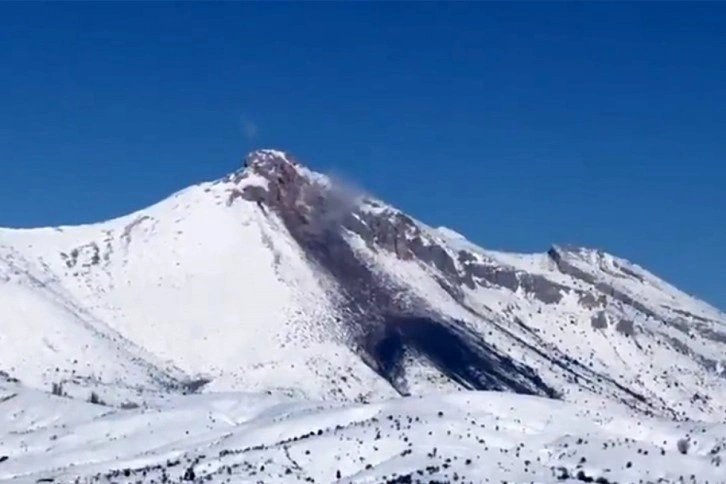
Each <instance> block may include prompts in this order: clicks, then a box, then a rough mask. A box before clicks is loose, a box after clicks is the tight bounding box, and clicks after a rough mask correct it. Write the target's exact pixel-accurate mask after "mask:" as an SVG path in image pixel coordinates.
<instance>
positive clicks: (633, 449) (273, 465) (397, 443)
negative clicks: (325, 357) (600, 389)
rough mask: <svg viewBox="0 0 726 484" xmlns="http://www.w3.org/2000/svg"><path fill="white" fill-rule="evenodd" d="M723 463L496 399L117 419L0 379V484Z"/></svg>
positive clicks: (622, 471)
mask: <svg viewBox="0 0 726 484" xmlns="http://www.w3.org/2000/svg"><path fill="white" fill-rule="evenodd" d="M364 442H365V444H366V445H361V444H362V443H364ZM724 458H726V426H725V425H724V424H711V425H703V424H697V423H690V422H687V423H675V422H672V421H667V420H662V419H656V418H647V417H643V415H642V414H637V413H634V412H627V411H621V409H616V408H613V409H610V410H608V411H606V412H601V411H600V410H598V409H593V408H590V407H588V406H586V405H579V406H575V405H573V404H569V403H565V402H560V401H554V400H550V399H543V398H538V397H531V396H521V395H513V394H506V393H490V392H458V393H456V394H448V395H432V396H427V397H423V398H416V397H409V398H399V399H395V400H392V401H386V402H381V403H377V404H368V405H351V404H345V405H340V404H337V403H317V404H315V403H309V402H299V401H295V400H290V399H286V398H280V397H273V396H260V395H250V394H243V393H215V394H209V395H192V396H188V397H184V398H175V399H172V400H170V401H168V402H165V403H163V404H161V405H158V406H156V407H155V408H148V409H126V410H123V409H108V408H106V407H102V406H98V405H92V404H89V403H86V402H78V401H73V400H68V399H63V398H58V397H54V396H51V395H47V394H43V393H41V392H37V391H32V390H28V389H23V388H22V387H19V386H18V385H16V384H11V383H3V382H2V381H0V481H8V482H13V483H18V484H20V483H36V482H50V480H52V482H62V483H109V482H114V483H138V482H176V483H181V482H198V483H202V482H212V483H221V482H336V483H340V484H343V483H353V482H355V483H376V484H379V483H413V482H422V483H423V482H427V483H428V482H503V481H504V482H532V481H535V482H542V483H550V482H552V483H554V482H562V481H568V480H569V481H574V482H578V481H579V482H583V481H584V482H600V483H615V482H723V475H724V474H723V465H724ZM596 479H597V481H595V480H596Z"/></svg>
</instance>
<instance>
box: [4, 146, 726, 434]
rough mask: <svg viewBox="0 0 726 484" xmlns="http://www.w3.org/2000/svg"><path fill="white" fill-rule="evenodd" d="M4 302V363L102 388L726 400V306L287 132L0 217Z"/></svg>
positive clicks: (706, 408) (704, 415)
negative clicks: (59, 214)
mask: <svg viewBox="0 0 726 484" xmlns="http://www.w3.org/2000/svg"><path fill="white" fill-rule="evenodd" d="M0 315H1V316H0V318H2V320H1V321H0V370H3V371H5V372H7V373H8V374H9V375H10V376H14V377H16V378H19V379H20V380H21V381H23V382H24V383H26V384H28V385H31V386H36V387H39V388H50V387H51V385H52V384H53V383H57V384H63V386H64V388H65V389H66V390H65V391H67V392H69V393H73V392H78V393H79V394H85V392H87V391H88V388H93V389H94V391H97V392H99V393H101V395H102V397H103V398H105V399H107V400H114V399H117V400H118V399H123V398H125V395H127V394H129V393H134V394H139V393H141V394H142V395H157V394H164V393H168V392H185V391H191V390H199V388H200V387H201V386H202V385H205V384H206V386H205V387H204V388H205V389H207V390H228V389H236V390H245V391H260V390H261V391H268V392H285V393H292V394H302V395H306V396H308V397H311V398H321V399H332V400H363V401H366V400H372V399H381V398H385V397H390V396H394V395H401V394H403V395H405V394H422V393H427V392H430V391H433V390H454V389H462V388H466V389H488V390H501V391H509V392H516V393H523V394H531V395H542V396H547V397H551V398H556V399H564V400H568V401H573V402H584V401H587V402H590V403H592V402H601V403H602V404H603V405H611V404H614V403H617V404H618V405H623V406H626V407H630V408H631V409H635V410H637V411H640V412H645V413H652V414H657V415H665V416H670V417H675V418H701V419H712V418H720V417H719V416H722V415H723V412H724V410H726V373H724V361H723V358H724V356H723V355H724V354H726V316H725V315H724V314H723V313H721V312H719V311H718V310H716V309H715V308H713V307H711V306H709V305H707V304H705V303H703V302H702V301H698V300H696V299H694V298H692V297H690V296H688V295H686V294H684V293H683V292H681V291H679V290H677V289H676V288H674V287H673V286H671V285H669V284H667V283H666V282H664V281H662V280H660V279H658V278H657V277H655V276H654V275H652V274H650V273H649V272H647V271H646V270H644V269H642V268H640V267H638V266H637V265H635V264H632V263H630V262H628V261H626V260H623V259H620V258H618V257H615V256H612V255H610V254H606V253H603V252H601V251H596V250H590V249H584V248H570V247H560V246H555V247H552V248H551V249H550V250H548V251H547V252H545V253H542V254H513V253H503V252H494V251H488V250H485V249H483V248H481V247H478V246H476V245H475V244H473V243H471V242H469V241H467V240H466V238H465V237H464V236H462V235H460V234H457V233H455V232H453V231H451V230H449V229H446V228H438V229H436V228H432V227H429V226H427V225H425V224H423V223H421V222H419V221H417V220H416V219H414V218H413V217H411V216H409V215H407V214H405V213H403V212H401V211H399V210H397V209H395V208H394V207H392V206H390V205H387V204H386V203H384V202H382V201H380V200H377V199H375V198H374V197H371V196H368V195H366V194H364V193H359V192H358V191H355V190H351V189H349V187H346V186H344V185H343V184H340V183H338V182H336V181H334V180H332V179H331V178H329V177H326V176H324V175H321V174H319V173H315V172H313V171H311V170H309V169H308V168H306V167H305V166H304V165H302V164H301V163H299V162H298V161H296V160H295V159H294V158H293V157H292V156H290V155H289V154H287V153H284V152H281V151H276V150H258V151H255V152H252V153H250V154H249V155H248V156H247V157H246V159H245V166H244V168H243V169H241V170H239V171H236V172H234V173H232V174H230V175H228V176H226V177H223V178H221V179H219V180H216V181H213V182H207V183H202V184H199V185H195V186H192V187H189V188H187V189H184V190H182V191H180V192H178V193H176V194H174V195H172V196H171V197H169V198H167V199H166V200H163V201H161V202H159V203H157V204H156V205H153V206H151V207H149V208H146V209H143V210H140V211H139V212H136V213H133V214H130V215H128V216H125V217H121V218H118V219H115V220H110V221H107V222H102V223H98V224H93V225H85V226H78V227H56V228H42V229H30V230H16V229H0ZM149 398H151V397H149Z"/></svg>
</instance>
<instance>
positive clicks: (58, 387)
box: [50, 383, 65, 397]
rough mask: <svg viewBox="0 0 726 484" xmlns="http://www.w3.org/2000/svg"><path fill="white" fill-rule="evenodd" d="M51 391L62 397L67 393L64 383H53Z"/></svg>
mask: <svg viewBox="0 0 726 484" xmlns="http://www.w3.org/2000/svg"><path fill="white" fill-rule="evenodd" d="M50 392H51V393H52V394H53V395H56V396H58V397H62V396H64V395H65V393H64V392H63V384H62V383H53V385H52V386H51V389H50Z"/></svg>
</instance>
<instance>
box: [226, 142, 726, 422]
mask: <svg viewBox="0 0 726 484" xmlns="http://www.w3.org/2000/svg"><path fill="white" fill-rule="evenodd" d="M235 176H236V177H250V176H257V177H260V178H262V179H264V180H265V184H264V186H262V185H259V186H258V185H252V186H247V187H245V188H244V189H243V191H242V193H241V197H242V198H243V199H245V200H248V201H253V202H256V203H258V204H261V205H262V206H263V207H265V208H266V209H268V210H272V211H274V212H275V213H277V214H278V215H279V216H280V217H281V218H282V219H283V220H284V222H285V225H286V227H287V228H288V230H289V231H290V233H291V234H293V236H294V237H295V238H296V240H298V242H299V243H300V245H301V246H302V247H304V248H305V249H306V253H307V254H308V256H309V257H310V258H311V260H314V261H315V262H316V263H317V264H319V265H320V266H321V267H323V268H324V269H325V270H326V271H327V272H328V273H329V274H332V275H333V277H334V279H335V280H336V281H337V282H338V284H339V285H340V286H341V288H342V291H343V293H344V294H346V301H347V302H346V304H345V306H346V307H345V308H344V311H345V313H346V314H348V315H349V316H348V319H347V324H348V330H349V331H350V333H351V334H353V335H355V336H354V338H353V339H354V340H355V344H356V345H357V346H358V347H360V348H362V351H364V352H366V353H367V356H366V359H367V360H368V361H370V362H375V363H372V364H373V365H374V366H375V367H376V369H377V371H379V372H381V373H382V374H384V375H385V376H386V377H387V378H388V379H389V380H390V381H391V382H392V383H394V384H398V386H399V389H400V390H401V391H402V392H405V388H403V387H405V385H403V386H402V385H401V383H400V382H401V381H402V380H405V375H403V376H402V374H403V373H405V370H404V369H403V368H402V367H401V365H402V362H403V360H404V358H405V355H406V354H408V353H415V354H417V355H419V356H421V357H423V358H426V359H428V360H430V361H431V362H432V363H433V364H434V365H435V366H437V367H438V368H439V369H440V370H441V371H442V372H443V373H444V374H446V375H448V376H449V377H450V378H452V379H453V380H455V381H458V382H459V383H461V384H463V385H464V386H467V387H471V388H488V389H508V390H513V391H519V392H530V393H539V394H548V395H556V394H557V391H556V390H555V389H554V388H552V387H550V386H548V385H547V384H546V383H545V382H544V381H542V380H541V378H540V377H539V376H538V375H537V372H536V371H535V370H534V369H532V368H530V367H528V366H527V365H522V364H521V363H515V362H514V361H512V360H509V359H508V358H507V357H506V356H505V355H504V354H503V353H500V350H499V349H496V348H495V347H493V346H491V345H490V344H489V343H487V342H486V338H482V337H481V335H479V334H477V333H475V332H471V331H469V330H468V329H466V328H467V325H464V324H463V323H462V322H460V321H455V320H451V319H450V318H447V317H443V316H442V315H441V314H437V313H436V311H433V310H432V309H431V308H430V305H429V304H428V302H427V301H426V300H420V299H417V298H416V297H415V296H413V295H412V294H411V292H410V290H408V289H407V288H406V287H402V286H401V285H400V284H399V283H397V282H395V281H393V280H391V279H390V278H388V277H386V276H385V275H384V274H381V273H374V272H372V271H371V269H370V268H369V266H368V265H366V264H365V263H364V262H363V261H362V260H361V259H360V256H359V255H358V254H356V252H355V251H354V250H352V249H351V247H350V245H349V243H348V240H347V238H348V237H349V236H350V235H351V234H354V235H355V236H357V237H360V239H361V240H362V241H363V242H364V243H365V245H366V247H367V248H368V249H369V250H370V251H371V252H373V253H386V254H389V255H391V256H393V257H395V258H396V259H398V260H400V261H403V262H408V263H415V264H417V265H419V266H421V267H424V268H426V270H428V271H430V272H431V273H432V274H435V275H436V277H435V280H436V281H437V283H438V284H439V286H440V287H441V288H442V289H443V290H444V291H446V293H447V294H449V296H450V297H451V298H453V299H454V300H456V301H457V302H458V303H459V304H460V305H461V306H462V307H464V308H467V310H469V311H473V309H471V304H470V296H469V294H470V292H476V291H482V290H496V291H506V292H508V293H510V294H517V295H520V296H518V297H523V298H526V299H528V300H533V301H536V302H537V304H541V305H543V306H542V307H547V306H552V307H556V306H558V305H560V304H563V300H564V298H565V297H566V296H567V295H573V296H574V297H575V299H576V301H577V304H578V306H579V307H580V308H581V309H582V311H583V312H584V314H587V316H586V317H587V318H588V320H589V325H588V326H589V327H591V328H592V330H600V331H604V332H607V331H608V328H609V327H610V325H609V324H608V321H609V320H610V321H613V328H614V330H615V331H616V333H617V334H619V335H622V336H624V337H632V338H636V341H637V338H638V335H639V333H640V330H639V324H642V322H640V321H642V320H645V319H648V318H651V319H659V320H662V321H663V322H664V323H665V324H670V320H669V319H664V318H663V317H662V315H661V314H660V313H658V312H657V311H656V310H655V309H654V308H652V307H651V306H649V305H647V304H645V303H643V302H641V301H639V300H638V299H637V298H635V297H633V296H632V295H631V294H629V293H627V292H626V291H624V290H622V289H620V288H619V286H618V285H617V284H615V283H614V281H610V280H609V279H607V280H606V279H604V278H602V277H599V276H598V275H597V274H594V273H592V272H590V271H588V270H585V269H583V268H582V266H581V264H579V263H578V259H577V258H576V257H575V255H577V257H579V256H580V254H581V253H582V254H585V253H586V254H587V256H588V257H595V258H596V259H597V258H599V259H603V258H605V257H606V255H605V254H603V253H601V252H597V251H590V252H583V250H582V249H578V248H573V249H570V248H562V247H558V246H555V247H552V248H551V249H550V250H549V251H548V252H547V257H548V259H549V261H550V262H549V263H548V266H549V265H551V266H552V267H554V268H555V271H556V273H559V274H560V276H558V279H559V278H561V277H567V278H568V280H571V281H572V283H571V284H569V285H565V284H562V283H560V282H558V280H555V277H553V276H554V275H555V273H553V276H548V275H547V274H546V273H543V274H539V273H533V272H527V271H525V270H522V269H519V268H517V267H514V266H510V265H506V264H502V263H500V262H499V261H497V260H495V259H493V258H490V257H487V255H486V254H483V253H482V252H481V251H478V250H476V249H468V248H455V247H452V246H451V245H450V243H449V242H447V240H446V239H445V238H442V237H437V236H436V234H432V232H431V231H430V230H429V229H427V228H425V227H424V226H422V225H421V224H420V223H419V222H417V221H415V220H414V219H412V218H411V217H409V216H408V215H406V214H404V213H401V212H399V211H398V210H395V209H393V208H391V207H388V206H386V205H385V204H382V203H381V202H379V201H377V200H375V199H372V198H370V197H368V196H366V195H364V194H360V193H353V192H350V191H346V190H343V189H341V188H340V187H338V186H337V185H336V184H334V183H331V182H330V180H328V179H326V178H324V177H320V176H318V175H315V174H313V173H311V172H309V171H308V170H307V169H305V168H304V167H302V166H301V165H300V164H299V163H298V162H297V161H295V160H294V159H293V158H292V157H290V156H288V155H285V154H281V153H276V152H256V153H253V154H252V155H250V157H248V159H247V161H246V169H245V170H244V171H243V172H240V173H238V174H237V175H235ZM599 259H598V260H599ZM597 269H598V270H600V271H602V273H603V274H604V275H606V276H608V277H612V278H615V280H619V279H623V280H625V279H627V280H628V281H637V282H638V283H639V284H644V283H645V282H644V281H645V279H644V276H643V275H642V274H640V273H639V272H638V271H636V270H634V269H631V268H629V267H628V266H627V265H626V264H622V263H613V264H611V265H607V264H604V263H602V262H600V263H599V265H598V266H597ZM402 294H403V295H405V297H401V295H402ZM404 300H405V301H406V303H405V304H402V303H401V301H404ZM625 308H628V309H627V311H626V310H625ZM537 311H538V312H541V311H542V309H538V310H537ZM624 311H625V312H624ZM632 311H635V313H636V314H638V315H639V317H636V318H633V317H632V315H630V316H628V315H627V314H629V312H632ZM474 312H475V313H476V314H477V316H479V317H482V316H483V314H482V313H480V312H479V311H474ZM500 315H501V313H500ZM681 316H682V315H681ZM489 317H495V316H489ZM636 320H638V321H639V322H636ZM374 323H375V324H374ZM518 324H519V325H520V326H519V327H518V328H519V329H522V328H524V329H523V331H525V336H524V337H523V338H524V339H523V340H522V341H521V342H520V343H519V344H524V341H525V340H527V339H530V340H531V343H528V344H531V345H532V346H531V348H537V346H538V345H541V344H545V343H544V341H542V340H541V339H540V337H539V336H537V335H536V334H535V333H533V332H532V329H531V328H529V327H528V326H527V325H526V324H523V323H522V322H521V320H518ZM559 324H562V323H561V322H560V323H559ZM709 331H710V333H709ZM608 334H610V333H608ZM703 334H704V335H707V336H706V337H709V338H715V339H717V338H719V337H720V336H722V335H721V333H718V332H717V331H715V330H712V329H704V330H703ZM434 341H438V342H440V343H441V344H442V345H443V342H445V341H446V342H447V343H446V346H448V348H446V349H442V346H441V345H437V344H433V342H434ZM659 344H661V343H659ZM662 344H666V345H671V346H673V345H675V347H676V349H678V347H679V346H680V345H681V342H680V340H678V339H677V338H674V337H673V336H672V335H668V337H667V338H666V337H664V338H663V343H662ZM464 355H466V356H464ZM540 355H541V357H542V358H544V360H545V361H550V364H556V365H558V366H559V367H560V369H561V370H562V371H563V372H564V373H565V374H569V375H571V376H570V377H567V378H572V379H574V380H575V381H583V380H588V379H592V380H593V381H595V380H597V381H600V382H602V381H604V380H605V377H604V375H603V374H601V373H598V372H595V371H594V370H593V369H592V367H591V366H589V365H583V364H582V362H580V361H577V360H572V361H570V362H569V363H568V364H566V365H562V362H561V361H562V360H565V361H567V357H565V356H564V355H558V356H556V357H555V360H556V359H557V358H562V360H559V361H557V362H556V363H554V360H552V358H553V357H552V356H550V355H547V356H545V353H543V352H540ZM493 361H496V362H497V363H493ZM467 368H469V369H470V370H468V369H467ZM502 368H506V371H504V373H501V371H502ZM474 369H476V370H474ZM511 373H513V374H514V375H516V376H514V380H511V379H509V378H508V377H506V375H508V374H511ZM396 382H398V383H396ZM608 385H610V387H609V388H610V389H609V390H607V391H610V392H613V393H614V394H618V395H620V396H619V397H618V398H621V399H622V400H623V401H629V402H631V403H632V404H633V405H634V406H642V405H645V406H646V407H649V408H652V409H660V410H658V411H661V412H662V411H664V410H663V407H667V404H665V403H664V402H662V401H657V398H656V399H655V400H654V401H651V400H649V397H645V396H643V395H641V394H640V393H639V392H633V391H631V390H629V389H628V390H627V391H626V389H625V387H623V386H622V385H620V384H619V383H617V382H615V381H614V380H613V381H611V382H610V383H609V384H608ZM668 411H670V410H668Z"/></svg>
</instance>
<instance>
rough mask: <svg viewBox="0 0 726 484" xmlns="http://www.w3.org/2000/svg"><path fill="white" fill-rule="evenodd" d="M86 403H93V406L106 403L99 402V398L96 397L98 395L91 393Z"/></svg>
mask: <svg viewBox="0 0 726 484" xmlns="http://www.w3.org/2000/svg"><path fill="white" fill-rule="evenodd" d="M88 402H89V403H93V404H94V405H106V403H105V402H104V401H103V400H101V397H99V396H98V393H96V392H91V395H90V396H89V397H88Z"/></svg>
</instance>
